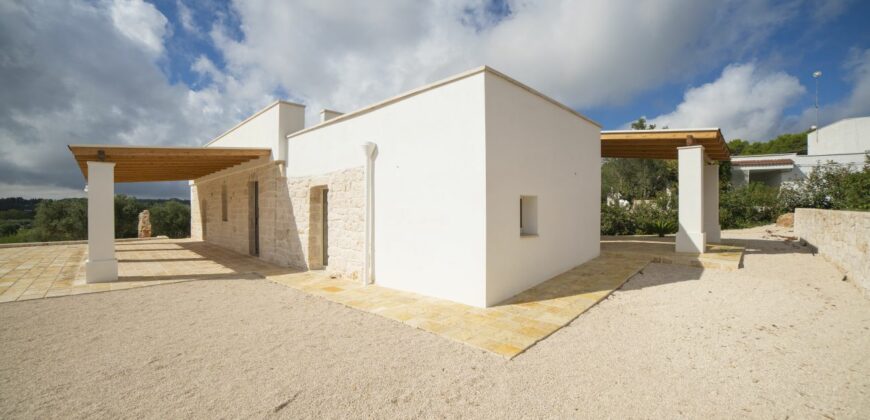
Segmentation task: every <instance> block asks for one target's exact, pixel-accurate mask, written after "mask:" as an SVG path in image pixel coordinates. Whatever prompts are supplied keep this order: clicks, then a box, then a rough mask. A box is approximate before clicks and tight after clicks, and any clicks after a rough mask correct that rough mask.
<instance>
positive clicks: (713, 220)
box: [704, 163, 721, 243]
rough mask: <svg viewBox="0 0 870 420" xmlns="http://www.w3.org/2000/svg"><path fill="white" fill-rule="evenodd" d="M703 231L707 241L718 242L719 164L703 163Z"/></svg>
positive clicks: (719, 233) (719, 238) (719, 230)
mask: <svg viewBox="0 0 870 420" xmlns="http://www.w3.org/2000/svg"><path fill="white" fill-rule="evenodd" d="M704 233H705V234H707V242H713V243H719V241H720V240H721V229H720V228H719V164H718V163H715V164H712V165H704Z"/></svg>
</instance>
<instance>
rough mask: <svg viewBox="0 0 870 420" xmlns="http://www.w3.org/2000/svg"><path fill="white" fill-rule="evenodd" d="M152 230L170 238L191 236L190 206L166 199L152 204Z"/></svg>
mask: <svg viewBox="0 0 870 420" xmlns="http://www.w3.org/2000/svg"><path fill="white" fill-rule="evenodd" d="M148 211H149V212H150V213H151V231H152V232H153V233H154V235H155V236H156V235H166V236H168V237H170V238H186V237H188V236H190V206H188V205H187V204H183V203H180V202H178V201H166V202H164V203H160V204H156V205H153V206H151V208H150V209H148Z"/></svg>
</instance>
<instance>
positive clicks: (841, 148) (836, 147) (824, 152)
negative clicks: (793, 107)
mask: <svg viewBox="0 0 870 420" xmlns="http://www.w3.org/2000/svg"><path fill="white" fill-rule="evenodd" d="M868 152H870V117H861V118H848V119H845V120H840V121H837V122H835V123H833V124H831V125H828V126H825V127H822V128H820V129H818V130H816V131H813V132H811V133H809V134H808V135H807V154H806V155H798V154H797V153H777V154H768V155H746V156H733V157H731V183H732V184H734V185H745V184H747V183H749V182H761V183H764V184H767V185H769V186H775V187H778V186H780V185H782V184H783V183H784V182H790V181H800V180H802V179H804V178H806V177H807V176H808V175H809V174H810V173H811V172H812V171H813V169H815V168H816V167H819V166H826V165H836V166H847V167H849V168H851V169H853V170H856V171H857V170H861V168H863V166H864V159H865V155H866V154H867V153H868Z"/></svg>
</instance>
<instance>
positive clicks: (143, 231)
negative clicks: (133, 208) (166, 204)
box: [139, 210, 151, 238]
mask: <svg viewBox="0 0 870 420" xmlns="http://www.w3.org/2000/svg"><path fill="white" fill-rule="evenodd" d="M139 237H140V238H150V237H151V213H150V212H149V211H148V210H142V213H139Z"/></svg>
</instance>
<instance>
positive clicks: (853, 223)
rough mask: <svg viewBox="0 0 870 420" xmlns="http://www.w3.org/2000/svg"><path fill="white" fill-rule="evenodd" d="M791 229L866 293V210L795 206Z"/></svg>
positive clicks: (869, 238)
mask: <svg viewBox="0 0 870 420" xmlns="http://www.w3.org/2000/svg"><path fill="white" fill-rule="evenodd" d="M794 230H795V234H797V235H798V236H799V237H800V238H801V239H802V240H804V241H806V242H807V243H808V244H810V245H812V246H813V247H815V248H816V249H817V250H818V252H819V254H820V255H822V256H823V257H825V258H826V259H827V260H828V261H830V262H832V263H833V264H834V265H836V266H838V267H839V268H840V269H841V270H842V271H843V272H845V273H846V275H847V276H848V277H849V278H850V279H851V280H852V281H853V282H855V284H857V285H859V286H861V287H862V288H863V291H864V294H865V295H868V294H870V212H859V211H841V210H819V209H796V210H795V218H794Z"/></svg>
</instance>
